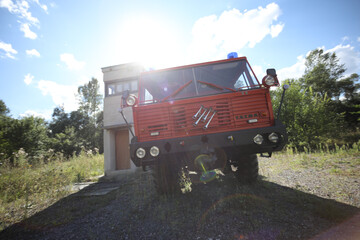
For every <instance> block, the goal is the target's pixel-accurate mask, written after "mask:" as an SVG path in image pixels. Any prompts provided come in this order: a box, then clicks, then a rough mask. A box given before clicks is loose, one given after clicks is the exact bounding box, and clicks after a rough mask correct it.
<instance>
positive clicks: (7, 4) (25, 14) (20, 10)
mask: <svg viewBox="0 0 360 240" xmlns="http://www.w3.org/2000/svg"><path fill="white" fill-rule="evenodd" d="M0 7H3V8H7V9H8V11H9V12H10V13H12V14H16V15H17V16H18V17H19V18H21V19H25V20H26V21H28V22H29V23H31V24H38V23H39V20H38V19H37V18H36V17H33V16H32V14H31V12H29V11H28V10H29V3H28V2H27V1H25V0H23V1H16V2H15V3H14V2H13V1H12V0H0Z"/></svg>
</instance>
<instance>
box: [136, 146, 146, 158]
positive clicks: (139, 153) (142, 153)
mask: <svg viewBox="0 0 360 240" xmlns="http://www.w3.org/2000/svg"><path fill="white" fill-rule="evenodd" d="M145 155H146V151H145V149H143V148H138V149H137V150H136V156H137V157H138V158H144V157H145Z"/></svg>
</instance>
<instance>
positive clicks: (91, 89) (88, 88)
mask: <svg viewBox="0 0 360 240" xmlns="http://www.w3.org/2000/svg"><path fill="white" fill-rule="evenodd" d="M99 88H100V86H99V83H98V80H97V79H96V78H92V79H91V81H89V82H88V83H87V84H84V85H83V86H80V87H79V88H78V94H79V104H80V107H79V110H80V111H82V112H84V113H85V114H86V115H88V116H89V117H91V119H92V120H94V122H96V121H95V119H96V114H97V113H98V111H100V106H101V103H102V95H101V94H99V93H98V92H99Z"/></svg>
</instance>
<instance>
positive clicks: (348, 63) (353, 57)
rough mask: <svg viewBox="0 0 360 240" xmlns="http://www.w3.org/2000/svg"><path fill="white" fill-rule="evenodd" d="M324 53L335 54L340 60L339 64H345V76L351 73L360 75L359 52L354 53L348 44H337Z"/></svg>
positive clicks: (353, 49)
mask: <svg viewBox="0 0 360 240" xmlns="http://www.w3.org/2000/svg"><path fill="white" fill-rule="evenodd" d="M325 52H335V53H336V56H337V57H338V58H339V59H340V63H341V64H345V68H346V69H347V70H346V71H345V75H346V76H348V75H351V74H352V73H360V52H358V51H356V50H355V48H354V47H353V46H351V45H350V44H347V45H342V44H339V45H337V46H335V47H334V48H332V49H329V50H326V51H325Z"/></svg>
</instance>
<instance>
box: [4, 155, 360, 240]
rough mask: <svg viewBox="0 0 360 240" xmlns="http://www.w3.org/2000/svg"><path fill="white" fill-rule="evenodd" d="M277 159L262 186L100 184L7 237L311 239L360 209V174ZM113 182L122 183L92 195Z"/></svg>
mask: <svg viewBox="0 0 360 240" xmlns="http://www.w3.org/2000/svg"><path fill="white" fill-rule="evenodd" d="M269 161H271V160H262V159H260V166H261V170H260V173H261V175H262V176H261V177H260V178H261V179H260V181H259V182H258V183H256V184H254V185H251V186H242V185H239V184H238V183H237V181H236V179H235V178H234V177H233V176H232V175H227V176H222V175H220V176H219V177H218V178H217V179H215V180H214V181H212V182H210V183H207V184H203V183H199V182H196V181H194V183H193V184H192V186H191V188H192V190H191V192H187V193H185V194H176V195H174V196H159V195H157V194H156V192H155V191H154V186H153V183H152V177H151V174H150V172H140V171H139V172H136V173H135V174H132V175H124V176H122V177H121V178H120V179H119V181H117V182H99V183H96V184H93V185H91V186H90V187H88V188H85V189H83V190H81V191H80V192H78V193H76V194H73V195H70V196H69V197H67V198H65V199H62V200H60V201H58V202H57V203H56V204H54V205H53V206H51V207H49V208H48V209H45V210H44V211H42V212H40V213H38V214H35V215H34V216H32V217H30V218H29V219H27V220H24V221H23V222H21V223H18V224H15V225H13V226H11V227H9V228H7V229H5V230H4V231H3V232H1V233H0V239H44V240H45V239H207V240H209V239H212V240H215V239H266V240H271V239H311V238H313V237H315V236H317V235H318V234H321V233H322V232H325V231H327V230H329V229H331V228H332V227H335V226H337V225H338V224H340V223H341V222H344V221H345V220H347V219H349V218H350V217H352V216H354V215H355V214H356V213H359V207H360V195H359V189H360V184H359V180H358V179H353V178H351V177H341V178H339V177H338V176H335V175H330V174H328V173H327V172H326V171H319V170H316V169H312V168H310V169H301V170H296V171H295V170H291V169H286V170H283V171H281V172H279V173H277V174H274V173H271V172H267V171H266V164H270V163H269ZM112 186H120V187H119V188H118V189H117V190H114V191H112V192H110V193H108V194H107V195H104V196H84V195H86V193H87V192H89V191H91V190H93V189H94V188H104V187H112ZM333 199H337V200H338V201H335V200H333ZM340 201H341V202H340Z"/></svg>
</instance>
